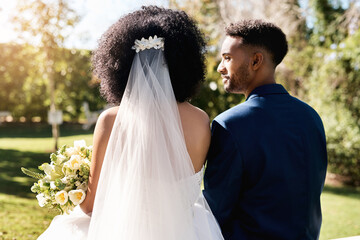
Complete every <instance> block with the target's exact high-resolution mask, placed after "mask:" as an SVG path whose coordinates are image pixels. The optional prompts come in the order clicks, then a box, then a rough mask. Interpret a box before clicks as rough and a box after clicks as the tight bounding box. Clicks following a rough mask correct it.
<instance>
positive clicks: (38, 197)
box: [36, 193, 47, 207]
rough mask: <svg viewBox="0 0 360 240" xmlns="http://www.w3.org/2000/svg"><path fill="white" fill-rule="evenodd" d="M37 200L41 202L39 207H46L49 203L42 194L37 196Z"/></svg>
mask: <svg viewBox="0 0 360 240" xmlns="http://www.w3.org/2000/svg"><path fill="white" fill-rule="evenodd" d="M36 198H37V200H38V202H39V206H40V207H44V206H45V204H46V202H47V199H46V198H45V196H44V194H43V193H40V194H38V195H36Z"/></svg>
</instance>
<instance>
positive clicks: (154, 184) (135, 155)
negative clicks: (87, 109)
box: [38, 39, 223, 240]
mask: <svg viewBox="0 0 360 240" xmlns="http://www.w3.org/2000/svg"><path fill="white" fill-rule="evenodd" d="M160 40H161V39H160ZM158 42H159V39H157V40H156V42H155V43H158ZM135 44H136V42H135ZM162 46H163V43H162V45H160V46H158V47H155V49H153V48H152V49H147V50H144V51H143V49H142V50H140V51H137V52H136V54H135V57H134V60H133V63H132V68H131V70H130V74H129V79H128V83H127V86H126V89H125V92H124V95H123V98H122V100H121V104H120V106H119V110H118V114H117V116H116V119H115V122H114V126H113V129H112V132H111V136H110V139H109V142H108V145H107V149H106V153H105V157H104V162H103V165H102V168H101V173H100V178H99V183H98V188H97V191H96V197H95V201H94V207H93V212H92V214H91V217H90V216H87V215H86V214H84V213H83V212H82V211H81V209H80V208H79V207H77V208H76V209H75V210H74V211H73V212H72V213H70V215H61V216H56V217H55V218H54V220H53V221H52V223H51V225H50V227H49V228H48V229H47V230H46V231H45V232H44V233H43V234H42V235H41V236H40V237H39V238H38V239H39V240H56V239H59V240H60V239H61V240H63V239H66V240H117V239H119V240H221V239H223V237H222V235H221V230H220V228H219V226H218V224H217V222H216V220H215V218H214V216H213V214H212V213H211V210H210V208H209V206H208V205H207V202H206V200H205V198H204V197H203V195H202V192H201V180H202V176H203V171H204V169H202V170H201V171H200V172H198V173H195V170H194V167H193V165H192V162H191V159H190V156H189V154H188V152H187V149H186V144H185V139H184V135H183V131H182V125H181V121H180V115H179V111H178V107H177V102H176V99H175V96H174V92H173V89H172V86H171V81H170V76H169V71H168V67H167V64H166V62H165V58H164V54H163V48H162Z"/></svg>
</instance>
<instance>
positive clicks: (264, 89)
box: [246, 84, 289, 101]
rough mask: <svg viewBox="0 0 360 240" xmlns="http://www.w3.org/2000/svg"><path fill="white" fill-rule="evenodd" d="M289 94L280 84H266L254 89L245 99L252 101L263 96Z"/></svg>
mask: <svg viewBox="0 0 360 240" xmlns="http://www.w3.org/2000/svg"><path fill="white" fill-rule="evenodd" d="M273 94H289V93H288V92H287V91H286V90H285V88H284V87H283V86H282V85H281V84H267V85H262V86H260V87H257V88H255V89H254V90H253V91H252V92H251V93H250V94H249V96H248V98H247V99H246V101H247V100H249V99H253V98H255V97H260V96H264V95H273Z"/></svg>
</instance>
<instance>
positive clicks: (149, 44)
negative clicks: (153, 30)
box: [131, 35, 164, 53]
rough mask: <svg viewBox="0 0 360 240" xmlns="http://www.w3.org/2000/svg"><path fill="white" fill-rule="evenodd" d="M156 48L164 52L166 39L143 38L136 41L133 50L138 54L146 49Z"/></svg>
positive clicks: (155, 37)
mask: <svg viewBox="0 0 360 240" xmlns="http://www.w3.org/2000/svg"><path fill="white" fill-rule="evenodd" d="M150 48H155V49H161V50H163V51H164V38H162V37H157V36H156V35H155V36H154V37H149V39H145V38H142V39H141V40H138V39H136V40H135V45H134V46H132V48H131V49H134V50H135V51H136V52H137V53H138V52H140V51H143V50H146V49H150Z"/></svg>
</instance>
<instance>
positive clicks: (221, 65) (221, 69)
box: [217, 60, 226, 73]
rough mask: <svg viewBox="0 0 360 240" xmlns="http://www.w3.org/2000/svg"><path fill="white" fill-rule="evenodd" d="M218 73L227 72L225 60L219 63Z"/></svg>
mask: <svg viewBox="0 0 360 240" xmlns="http://www.w3.org/2000/svg"><path fill="white" fill-rule="evenodd" d="M217 71H218V72H219V73H224V72H225V71H226V68H225V67H224V64H223V60H221V62H220V63H219V66H218V67H217Z"/></svg>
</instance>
